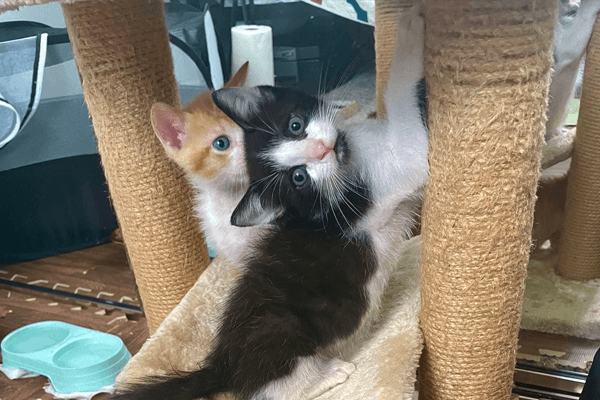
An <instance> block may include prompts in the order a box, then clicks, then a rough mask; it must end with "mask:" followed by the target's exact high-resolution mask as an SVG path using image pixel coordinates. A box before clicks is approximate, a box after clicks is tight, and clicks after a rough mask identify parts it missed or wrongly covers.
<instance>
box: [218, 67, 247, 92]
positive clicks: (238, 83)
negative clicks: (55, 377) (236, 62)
mask: <svg viewBox="0 0 600 400" xmlns="http://www.w3.org/2000/svg"><path fill="white" fill-rule="evenodd" d="M249 64H250V62H249V61H246V62H245V63H244V65H242V66H241V67H240V69H238V71H237V72H236V73H235V75H233V76H232V77H231V79H230V80H229V82H227V83H226V84H225V86H224V87H226V88H230V87H242V86H244V83H246V77H247V76H248V65H249Z"/></svg>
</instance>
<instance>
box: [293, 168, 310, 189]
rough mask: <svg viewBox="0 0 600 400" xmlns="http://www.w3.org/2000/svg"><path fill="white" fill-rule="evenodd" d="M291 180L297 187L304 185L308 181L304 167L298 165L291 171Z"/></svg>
mask: <svg viewBox="0 0 600 400" xmlns="http://www.w3.org/2000/svg"><path fill="white" fill-rule="evenodd" d="M292 182H294V185H296V187H297V188H301V187H304V186H305V185H306V184H307V183H308V172H306V168H304V167H298V168H296V169H295V170H294V171H292Z"/></svg>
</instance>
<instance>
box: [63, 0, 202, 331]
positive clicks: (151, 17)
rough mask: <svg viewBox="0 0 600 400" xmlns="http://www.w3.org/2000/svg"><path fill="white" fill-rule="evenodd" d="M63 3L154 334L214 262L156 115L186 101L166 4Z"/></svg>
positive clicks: (142, 0)
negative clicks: (164, 106) (159, 134)
mask: <svg viewBox="0 0 600 400" xmlns="http://www.w3.org/2000/svg"><path fill="white" fill-rule="evenodd" d="M63 12H64V15H65V21H66V24H67V29H68V32H69V37H70V39H71V43H72V46H73V53H74V56H75V61H76V63H77V66H78V69H79V73H80V75H81V80H82V87H83V93H84V96H85V100H86V103H87V106H88V109H89V112H90V115H91V118H92V122H93V125H94V130H95V133H96V137H97V140H98V149H99V152H100V156H101V159H102V165H103V167H104V172H105V174H106V178H107V181H108V186H109V189H110V194H111V198H112V201H113V204H114V208H115V211H116V213H117V217H118V219H119V223H120V226H121V228H122V231H123V237H124V240H125V244H126V247H127V252H128V255H129V260H130V263H131V266H132V268H133V271H134V274H135V278H136V283H137V285H138V288H139V292H140V296H141V298H142V302H143V304H144V310H145V313H146V317H147V321H148V328H149V330H150V332H151V333H152V332H153V331H154V330H155V329H156V328H157V327H158V325H160V323H161V322H162V320H163V319H164V317H165V316H166V315H167V314H168V313H169V312H170V311H171V309H172V308H173V307H174V306H175V305H177V304H178V303H179V301H180V300H181V298H182V297H183V296H184V295H185V293H186V292H187V291H188V289H189V288H190V287H191V286H192V285H193V284H194V282H195V281H196V280H197V278H198V276H199V275H200V273H201V271H203V270H204V268H206V266H208V263H209V257H208V252H207V250H206V245H205V244H204V239H203V236H202V234H201V232H200V229H199V226H198V223H197V222H196V220H195V219H194V218H193V217H192V215H193V192H192V189H191V188H190V187H189V186H188V185H187V183H186V182H185V178H184V176H183V174H182V173H181V172H180V170H179V169H178V168H177V167H176V166H175V165H174V164H172V163H171V162H170V161H168V159H167V158H166V156H165V154H164V151H163V149H162V147H161V145H160V143H159V142H158V140H157V138H156V137H155V135H154V133H153V131H152V126H151V124H150V107H151V106H152V104H153V103H154V102H157V101H162V102H165V103H168V104H173V105H177V104H178V103H179V98H178V91H177V83H176V81H175V77H174V74H173V61H172V58H171V52H170V48H169V38H168V33H167V29H166V24H165V15H164V5H163V2H162V0H111V1H97V2H77V3H73V4H64V5H63Z"/></svg>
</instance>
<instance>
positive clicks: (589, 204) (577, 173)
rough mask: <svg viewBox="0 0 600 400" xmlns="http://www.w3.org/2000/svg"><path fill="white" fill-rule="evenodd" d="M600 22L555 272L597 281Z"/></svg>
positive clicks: (587, 73) (599, 262)
mask: <svg viewBox="0 0 600 400" xmlns="http://www.w3.org/2000/svg"><path fill="white" fill-rule="evenodd" d="M598 99H600V19H596V24H595V26H594V31H593V33H592V38H591V39H590V43H589V46H588V52H587V56H586V60H585V70H584V74H583V88H582V94H581V111H580V112H579V120H578V121H577V138H576V140H575V144H574V149H573V158H572V161H571V171H570V172H569V184H568V186H567V204H566V208H565V210H566V216H565V223H564V228H563V234H562V244H561V247H560V249H561V250H560V258H559V265H558V272H559V274H560V275H561V276H563V277H565V278H568V279H576V280H588V279H596V278H600V157H599V156H600V104H598Z"/></svg>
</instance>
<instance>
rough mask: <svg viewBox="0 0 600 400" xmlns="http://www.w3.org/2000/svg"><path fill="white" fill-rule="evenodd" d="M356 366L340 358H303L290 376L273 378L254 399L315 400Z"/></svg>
mask: <svg viewBox="0 0 600 400" xmlns="http://www.w3.org/2000/svg"><path fill="white" fill-rule="evenodd" d="M355 370H356V367H355V366H354V364H352V363H349V362H345V361H342V360H340V359H337V358H332V359H323V358H321V357H318V356H314V357H306V358H302V359H301V360H299V361H298V365H297V367H296V369H295V370H294V371H293V372H292V374H291V375H290V376H287V377H285V378H283V379H279V380H277V381H274V382H271V383H270V384H268V385H267V387H266V388H265V389H264V390H262V391H261V392H260V393H258V394H257V395H255V396H254V397H253V398H252V400H311V399H314V398H317V397H319V396H320V395H322V394H323V393H325V392H327V391H328V390H330V389H332V388H334V387H335V386H337V385H340V384H342V383H344V382H346V381H347V380H348V378H349V377H350V375H352V374H353V373H354V371H355Z"/></svg>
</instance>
